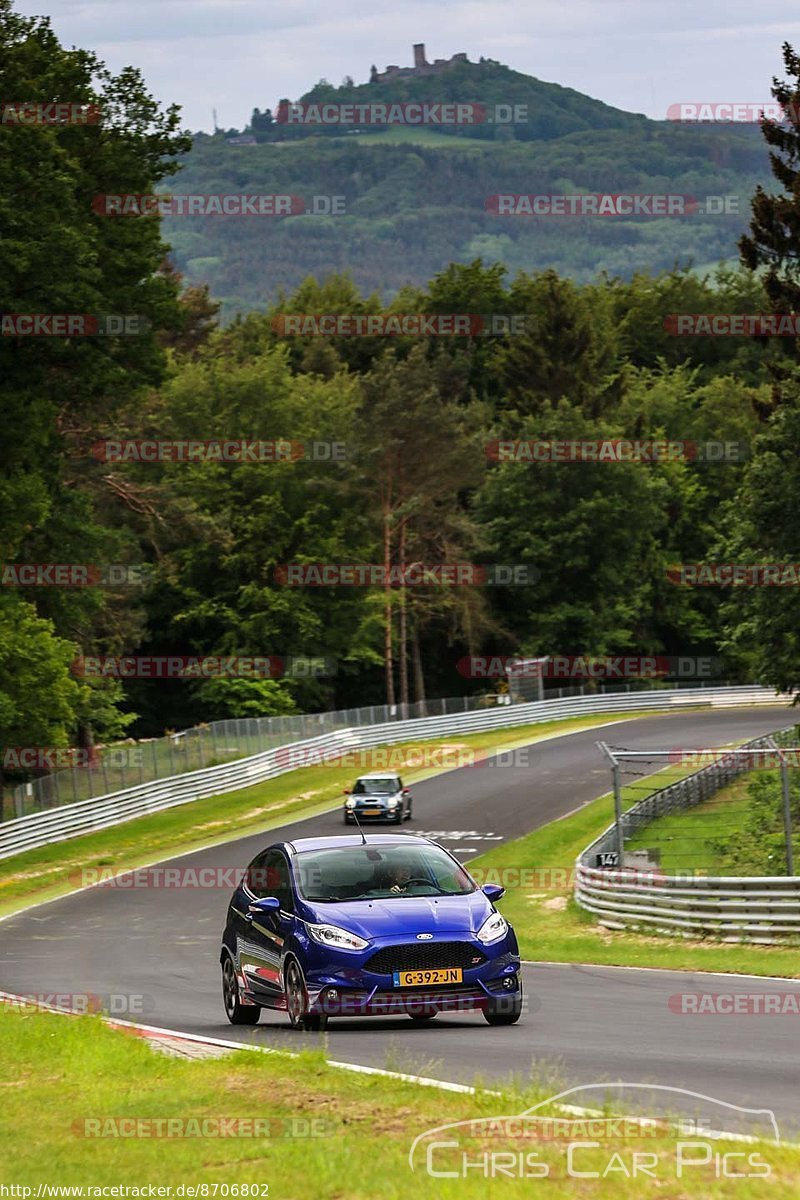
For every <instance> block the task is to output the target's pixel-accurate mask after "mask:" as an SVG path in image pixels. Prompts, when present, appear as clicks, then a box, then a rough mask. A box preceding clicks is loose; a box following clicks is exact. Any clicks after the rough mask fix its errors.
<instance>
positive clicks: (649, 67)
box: [17, 0, 800, 130]
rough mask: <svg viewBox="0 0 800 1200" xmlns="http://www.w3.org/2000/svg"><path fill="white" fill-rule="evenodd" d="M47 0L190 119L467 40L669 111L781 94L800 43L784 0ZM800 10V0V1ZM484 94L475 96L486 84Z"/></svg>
mask: <svg viewBox="0 0 800 1200" xmlns="http://www.w3.org/2000/svg"><path fill="white" fill-rule="evenodd" d="M17 9H18V11H19V12H21V13H25V14H34V13H35V14H42V13H45V14H47V15H48V16H50V17H51V19H52V23H53V27H54V29H55V31H56V33H57V35H58V36H59V38H60V40H61V41H62V43H63V44H64V45H65V46H72V45H77V46H82V47H85V48H86V49H92V50H94V51H95V52H96V53H97V54H98V55H99V56H100V58H102V59H104V60H105V62H106V63H107V64H108V65H109V66H110V67H111V68H112V69H114V70H117V69H119V68H121V67H123V66H128V65H134V66H137V67H139V68H140V69H141V71H142V73H143V74H144V77H145V79H146V81H147V84H148V86H149V89H150V91H151V92H152V93H153V94H154V95H155V96H156V98H157V99H158V100H160V101H162V102H163V103H167V102H171V101H175V102H177V103H178V104H180V105H182V106H183V114H184V121H185V125H186V126H187V127H188V128H190V129H192V130H197V129H206V130H210V129H211V127H212V126H211V110H212V108H216V110H217V116H218V120H219V124H220V126H222V127H223V128H228V127H229V126H236V127H239V128H240V127H242V126H243V125H245V124H246V122H247V120H248V119H249V117H250V113H251V112H252V110H253V108H254V107H258V108H262V109H263V108H273V107H274V106H275V104H276V103H277V101H278V100H279V99H280V98H281V97H282V96H288V97H289V98H290V99H297V97H298V96H300V95H301V94H302V93H303V92H304V91H306V90H307V89H308V88H309V87H310V86H311V85H312V84H314V83H316V82H317V80H319V79H320V78H323V77H324V78H326V79H328V80H329V81H330V82H331V83H335V84H339V83H341V81H342V79H343V77H344V76H345V75H352V76H353V78H354V79H355V81H356V82H357V83H363V82H366V80H367V79H368V77H369V68H370V65H371V64H372V63H375V64H376V65H377V67H378V70H383V69H384V67H385V66H386V64H387V63H397V64H399V65H400V66H409V65H411V62H412V50H411V47H412V44H413V43H414V42H425V44H426V48H427V56H428V59H429V60H432V59H434V58H449V57H450V55H451V54H454V53H456V52H457V51H465V52H466V53H467V54H468V55H469V57H470V59H472V60H473V61H477V60H478V58H479V57H480V56H481V55H482V54H483V55H485V56H486V57H489V58H496V59H499V60H500V62H503V63H506V64H508V66H510V67H513V68H514V69H515V70H517V71H523V72H525V73H526V74H529V75H535V76H536V77H537V78H539V79H544V80H548V81H551V82H554V83H560V84H563V85H565V86H568V87H573V88H576V89H578V90H579V91H582V92H586V93H588V95H590V96H595V97H597V98H598V99H600V100H604V101H606V103H608V104H613V105H615V106H616V107H618V108H624V109H627V110H629V111H632V112H644V113H647V114H648V116H652V117H664V116H665V114H666V110H667V108H668V106H669V105H670V104H672V103H676V102H679V101H682V100H683V101H696V100H702V101H747V102H753V101H755V102H761V101H766V100H768V99H769V86H770V82H771V79H772V76H773V75H775V74H776V73H780V71H781V55H780V47H781V44H782V43H783V42H784V41H789V42H791V43H792V44H793V45H795V46H796V47H800V13H798V15H797V16H795V15H794V12H793V6H792V5H789V4H785V3H778V2H777V0H760V2H759V3H753V2H751V0H747V3H745V2H744V0H705V2H704V3H697V0H671V3H662V2H661V0H404V3H403V4H402V5H401V4H387V3H380V2H376V0H334V2H333V3H331V2H330V0H328V2H327V3H323V2H322V0H134V2H133V3H128V2H127V0H17ZM795 11H796V10H795ZM475 99H476V100H480V97H479V96H476V97H475Z"/></svg>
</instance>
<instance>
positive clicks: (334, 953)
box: [220, 834, 522, 1029]
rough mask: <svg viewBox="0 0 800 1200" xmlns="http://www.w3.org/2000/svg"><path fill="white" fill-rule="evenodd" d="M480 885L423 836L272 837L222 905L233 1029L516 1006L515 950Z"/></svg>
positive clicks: (505, 1017)
mask: <svg viewBox="0 0 800 1200" xmlns="http://www.w3.org/2000/svg"><path fill="white" fill-rule="evenodd" d="M503 891H504V889H503V888H501V887H499V886H496V885H494V884H486V886H485V887H483V888H480V887H478V885H477V884H476V883H475V881H474V880H473V879H472V878H471V876H470V875H469V873H468V872H467V871H466V870H465V869H464V867H463V866H462V865H461V863H460V862H458V860H457V859H455V858H453V856H452V855H451V854H448V852H447V851H446V850H445V849H443V847H441V846H440V845H438V844H437V843H436V842H433V841H431V840H429V839H428V838H425V837H421V836H415V835H403V834H395V835H389V834H382V835H370V836H369V837H367V836H366V835H364V834H350V835H345V836H343V837H317V838H300V839H296V840H295V841H293V842H277V843H276V844H275V845H273V846H269V847H268V848H267V849H266V850H264V851H262V853H261V854H259V855H258V856H257V857H256V858H255V859H254V860H253V862H252V863H251V864H250V866H249V867H248V869H247V871H246V872H245V875H244V877H243V879H242V882H241V884H240V885H239V887H238V888H237V889H236V892H235V893H234V895H233V899H232V900H231V903H230V907H229V909H228V919H227V923H226V926H225V932H224V934H223V939H222V949H221V953H220V963H221V966H222V993H223V1000H224V1004H225V1012H226V1015H227V1017H228V1020H229V1021H230V1022H231V1024H233V1025H255V1023H256V1022H257V1021H258V1018H259V1015H260V1013H261V1009H262V1008H273V1009H280V1010H285V1011H286V1012H287V1013H288V1016H289V1020H290V1022H291V1024H292V1025H293V1026H294V1027H295V1028H297V1029H321V1028H323V1027H324V1026H325V1024H326V1023H327V1020H328V1018H329V1017H331V1016H349V1017H361V1016H365V1017H366V1016H391V1015H396V1014H405V1015H408V1016H410V1017H411V1018H412V1020H414V1021H417V1022H425V1021H430V1020H431V1019H432V1018H433V1017H435V1016H436V1015H437V1014H438V1013H440V1012H459V1011H465V1010H476V1009H478V1010H480V1011H482V1013H483V1015H484V1017H485V1019H486V1020H487V1021H488V1023H489V1024H490V1025H513V1024H514V1023H515V1022H516V1021H518V1020H519V1017H520V1013H521V1012H522V981H521V978H520V970H519V966H520V960H519V948H518V946H517V939H516V937H515V935H514V931H513V929H512V928H511V926H510V925H509V924H508V922H507V921H506V920H505V918H504V917H503V916H502V915H501V914H500V913H499V912H498V911H497V909H496V908H495V901H497V900H499V899H500V897H501V896H502V895H503Z"/></svg>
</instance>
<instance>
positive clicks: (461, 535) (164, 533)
mask: <svg viewBox="0 0 800 1200" xmlns="http://www.w3.org/2000/svg"><path fill="white" fill-rule="evenodd" d="M0 51H2V62H3V66H2V72H1V73H0V79H1V80H2V85H3V93H4V94H8V95H18V94H24V95H26V96H29V97H31V98H32V99H36V98H37V97H41V98H42V99H48V98H51V97H52V95H61V94H68V95H69V97H70V99H75V98H76V97H77V98H78V99H80V100H82V101H84V102H86V103H89V102H93V103H96V104H97V105H98V106H99V107H100V108H101V109H102V110H103V111H104V112H105V113H106V114H107V117H106V119H105V120H104V121H103V122H102V123H101V124H99V125H97V126H95V127H92V128H74V127H58V126H53V127H48V128H37V129H21V130H16V131H14V133H13V136H12V135H10V132H9V131H7V130H3V131H2V136H1V137H0V177H1V178H2V184H3V188H2V194H3V195H4V196H10V200H4V201H3V202H2V209H0V219H1V220H2V224H3V233H4V236H3V239H2V241H0V262H2V268H3V269H2V271H0V289H1V290H2V293H3V295H2V303H1V304H0V309H1V310H2V312H3V313H25V312H27V313H29V312H42V313H58V312H94V313H137V314H142V315H144V316H145V317H146V318H147V320H148V321H149V329H148V331H147V332H146V333H144V334H142V335H140V336H135V337H118V338H106V339H104V338H101V337H87V338H55V337H54V338H47V337H42V338H25V337H19V336H12V337H3V338H0V372H1V380H2V382H1V384H0V386H2V398H3V399H2V405H3V423H4V432H5V434H6V437H5V438H4V442H5V470H4V474H3V479H2V483H0V528H1V529H2V554H1V555H0V561H1V562H2V563H3V564H4V566H3V571H4V578H3V582H4V584H5V585H6V586H3V587H2V588H0V742H1V743H2V745H3V746H14V745H32V744H42V745H53V746H55V745H69V744H79V745H87V744H91V743H92V742H93V741H104V740H109V739H113V738H114V737H118V736H120V735H122V734H124V733H125V731H128V732H133V733H136V734H154V733H160V732H162V731H163V729H164V728H167V727H169V728H180V727H182V726H185V725H188V724H190V723H193V722H196V721H201V720H208V719H211V718H216V717H220V716H228V715H231V716H238V715H243V714H248V715H249V714H253V713H256V712H257V713H260V714H269V713H275V712H287V711H297V710H300V711H313V710H317V709H323V708H339V707H346V706H348V705H352V704H368V703H376V702H382V701H383V700H384V699H385V698H386V697H387V695H388V696H389V697H390V698H391V697H395V698H397V699H399V700H406V699H412V700H413V699H416V698H420V697H421V696H423V695H427V696H436V695H453V694H455V693H457V692H459V691H466V690H469V689H470V688H471V687H472V688H475V687H477V686H480V685H478V684H475V683H470V682H469V681H468V680H466V679H464V677H463V675H461V674H460V673H459V671H458V669H457V664H458V662H459V660H460V659H461V658H462V657H463V656H464V655H472V654H476V655H477V654H497V655H503V654H517V653H529V654H548V653H559V654H589V655H605V654H620V653H626V652H627V653H630V654H636V655H645V654H662V655H717V656H720V657H721V659H722V660H723V662H724V666H725V675H726V678H728V679H730V680H743V681H750V680H758V681H760V682H762V683H765V684H774V685H778V686H783V687H794V686H796V680H795V664H796V662H797V644H798V630H799V629H800V622H798V614H799V613H800V606H799V604H798V590H797V588H796V587H795V588H783V589H777V588H768V589H763V588H762V589H743V588H731V587H727V588H726V587H697V588H695V587H689V586H685V585H678V584H676V583H675V582H674V581H673V579H672V578H671V576H670V571H669V569H670V567H671V566H673V565H674V564H676V563H700V562H711V561H750V562H753V561H755V562H776V561H795V560H798V561H800V553H798V550H799V549H800V547H798V540H800V534H798V530H799V529H800V521H798V516H800V513H799V512H798V508H799V507H800V459H798V453H797V451H798V445H799V444H800V375H799V374H798V368H797V359H796V345H797V343H796V339H794V338H782V339H778V338H772V339H760V340H759V339H753V338H747V337H680V336H676V335H675V334H674V333H673V332H670V325H669V322H668V320H667V318H668V317H669V316H670V314H680V313H690V314H692V313H695V314H696V313H759V312H775V311H791V310H793V309H794V308H795V307H797V306H796V303H795V301H796V291H795V286H796V285H795V283H794V282H793V279H794V277H793V269H794V268H793V265H792V264H793V263H794V261H795V260H796V257H797V254H798V250H800V245H798V239H799V238H800V235H798V233H797V230H798V228H800V222H798V218H797V209H798V207H800V201H798V200H795V199H794V196H797V195H800V189H796V188H795V190H794V191H793V188H794V186H795V182H796V178H797V177H796V174H795V171H794V166H793V163H794V162H796V161H797V159H796V157H794V158H793V154H795V155H796V149H797V146H798V131H797V129H796V128H795V127H791V128H789V129H786V130H783V131H778V130H775V129H773V130H772V131H767V132H768V134H769V137H770V138H772V149H773V152H774V153H775V155H776V158H777V159H779V160H780V161H781V162H783V163H785V164H788V165H786V166H785V167H783V168H781V169H782V170H783V172H784V173H783V175H782V176H780V177H779V182H780V184H781V186H782V187H783V188H784V189H785V193H786V197H788V198H786V199H785V200H784V201H781V202H780V203H782V204H783V209H782V211H781V221H780V222H778V221H777V218H776V211H777V210H776V205H777V204H778V203H779V202H778V201H775V200H774V199H772V198H771V197H770V196H769V195H768V194H767V193H766V192H760V193H759V194H758V195H757V197H756V201H755V204H754V214H753V224H752V230H751V235H750V236H749V237H748V238H747V239H745V240H744V242H743V245H742V255H743V260H744V263H743V266H742V267H741V268H740V269H737V270H730V269H724V270H722V269H721V270H719V271H718V272H717V273H716V274H715V275H714V276H713V277H711V278H699V277H698V276H697V274H696V273H693V272H691V271H688V270H682V269H675V270H670V271H665V272H656V273H647V272H637V273H635V274H634V275H633V277H632V278H630V279H621V278H617V277H614V276H606V277H602V276H598V277H597V278H596V279H594V280H593V281H591V282H586V283H582V284H581V283H576V282H575V281H573V280H569V279H565V278H563V277H562V276H560V275H559V274H558V273H556V272H555V271H553V270H532V271H528V272H518V273H516V274H512V273H511V272H509V271H507V270H506V269H505V267H504V266H502V265H500V264H498V263H495V262H492V261H485V260H482V259H481V257H480V256H476V258H475V259H474V260H472V261H470V262H468V263H460V264H449V265H447V266H446V267H444V268H443V269H442V270H440V271H437V272H436V273H435V274H433V276H432V277H431V278H430V279H429V281H428V282H427V283H425V284H424V285H422V286H420V285H412V284H409V285H407V286H406V287H404V288H401V289H399V291H398V292H397V294H396V295H395V297H394V298H393V300H392V302H391V304H390V305H389V307H388V309H387V307H386V306H385V303H384V302H383V301H382V300H381V299H380V298H379V296H378V295H376V294H372V293H370V294H367V293H365V292H364V291H363V290H361V289H360V288H359V287H358V285H357V283H356V282H354V281H353V279H351V278H350V277H349V276H348V275H347V274H344V273H342V272H335V271H334V272H331V271H330V270H328V271H326V272H322V271H320V274H319V277H318V278H307V279H305V280H304V281H303V282H302V283H301V284H300V285H299V286H298V287H296V288H293V289H292V290H291V291H290V292H287V293H286V294H284V295H280V296H279V297H278V298H277V299H273V300H272V301H271V302H265V305H264V307H265V309H266V311H264V312H254V313H250V314H249V315H247V316H244V317H240V318H238V319H237V320H235V321H233V322H232V323H230V324H227V325H225V326H224V327H223V326H222V325H220V324H219V323H218V315H219V314H218V303H217V301H216V300H215V299H214V298H213V295H212V294H210V293H209V290H208V288H207V287H197V286H191V287H187V286H186V284H185V282H184V281H182V280H181V278H180V276H179V274H178V273H177V271H176V270H175V268H174V266H173V265H172V264H171V262H170V258H169V254H168V247H167V245H166V244H165V242H164V240H163V236H162V231H161V228H160V223H159V219H158V217H143V218H137V219H135V220H119V221H110V220H103V219H102V218H99V217H98V216H97V214H96V213H95V212H94V211H93V210H92V207H91V199H92V197H93V196H95V195H98V194H103V193H112V192H119V191H122V190H125V191H130V192H136V193H147V192H149V191H151V190H152V189H153V187H154V186H155V185H156V184H158V182H159V180H162V179H164V178H166V177H167V176H168V175H169V174H170V173H171V171H172V170H173V169H174V166H175V164H176V163H177V161H178V160H179V159H180V158H181V156H182V155H184V154H185V152H186V150H187V145H188V143H187V139H186V137H185V136H184V135H183V134H181V133H180V131H179V121H178V117H177V114H176V112H175V111H174V110H172V109H167V110H166V111H164V110H163V109H161V108H160V107H159V106H158V105H157V104H156V103H155V102H154V101H153V100H152V98H151V97H149V96H148V94H147V92H146V90H145V88H144V86H143V83H142V80H141V78H140V77H139V76H138V75H137V73H136V72H134V71H127V72H125V73H124V74H123V75H121V76H119V77H112V76H110V75H109V74H108V73H107V72H105V71H104V69H103V68H102V66H101V65H100V64H98V63H97V62H96V61H95V60H93V58H92V56H91V55H88V54H85V53H83V52H67V51H65V50H63V49H62V48H61V47H60V46H59V44H58V43H57V41H56V39H55V38H54V36H53V34H52V32H51V31H50V30H49V27H48V26H47V24H46V22H43V21H41V20H40V19H38V18H23V17H20V16H18V15H15V14H14V13H13V12H12V10H11V6H10V4H9V2H8V0H0ZM787 71H788V73H789V74H790V75H792V76H793V78H794V80H795V81H796V78H797V76H798V75H799V74H800V71H798V64H797V62H796V61H795V60H794V58H793V57H792V56H791V54H790V52H789V51H788V50H787ZM795 87H796V82H795V83H793V84H792V88H795ZM34 139H35V142H34ZM768 140H769V138H768ZM184 190H188V189H184ZM23 198H24V203H23V202H20V201H22V199H23ZM379 266H380V264H378V267H379ZM765 267H766V268H767V269H766V271H765V269H764V268H765ZM268 283H269V281H268V280H266V281H265V285H264V292H265V293H266V292H267V291H268ZM787 305H788V306H789V307H787ZM386 311H391V312H395V313H398V314H407V313H423V314H428V313H440V314H452V313H457V314H458V313H469V314H500V315H505V316H508V317H512V316H524V317H525V319H526V320H525V324H524V328H523V329H522V330H521V331H519V332H515V333H512V334H498V335H497V336H484V335H481V334H476V335H475V336H457V337H454V336H441V337H433V336H426V337H413V336H407V335H406V336H393V337H382V336H372V337H347V336H327V337H322V336H302V335H301V336H289V335H286V334H284V333H283V332H282V331H281V321H280V317H281V316H282V315H285V314H335V313H339V314H367V313H370V314H378V313H382V312H386ZM276 438H282V439H291V440H294V441H296V442H302V443H303V444H304V445H308V444H310V443H311V442H314V441H318V442H324V443H337V444H343V445H344V446H345V448H346V453H345V455H344V457H343V458H341V459H337V460H336V461H327V460H322V461H315V460H313V459H310V458H296V459H287V460H284V461H278V462H241V463H235V462H219V461H188V462H187V461H178V460H173V461H170V460H164V461H157V462H151V461H119V462H117V461H108V459H107V458H104V457H103V455H102V454H100V453H98V450H97V446H98V443H103V442H105V441H107V440H108V439H116V440H124V439H131V440H142V439H146V440H148V441H174V440H185V439H196V440H198V441H204V442H207V441H209V440H213V439H220V440H228V439H230V440H258V439H263V440H272V439H276ZM612 438H639V439H654V438H668V439H671V440H677V441H683V442H686V441H689V442H697V443H701V442H706V441H709V440H714V441H725V442H735V443H738V444H743V445H746V446H747V448H748V450H747V454H746V455H745V456H743V458H742V460H741V461H739V462H737V463H727V462H723V463H709V462H704V461H692V460H688V461H670V460H658V461H652V462H621V463H612V464H608V463H600V462H598V463H592V462H576V463H568V464H552V463H530V462H516V461H503V462H499V461H497V460H496V457H495V456H493V455H492V454H491V453H490V452H487V447H489V446H490V445H491V443H493V442H496V441H497V440H499V439H503V440H519V441H528V440H534V439H535V440H564V441H573V440H576V439H579V440H592V439H612ZM453 562H472V563H500V564H523V565H526V566H528V567H530V568H532V570H533V575H532V580H533V581H532V582H530V583H528V584H526V585H523V586H517V587H503V586H495V587H484V586H463V587H449V586H436V585H428V586H422V587H405V588H403V587H398V588H383V587H369V588H366V587H297V588H290V587H286V586H283V585H282V583H281V574H280V569H281V567H282V566H283V565H285V564H287V563H307V564H314V563H345V564H354V563H355V564H358V563H378V564H386V565H390V566H391V565H399V564H409V563H425V564H442V563H453ZM31 563H36V564H47V563H59V564H64V563H72V564H100V565H102V564H109V563H113V564H129V565H130V566H131V567H135V568H136V569H137V570H136V572H132V573H131V577H132V578H133V576H134V574H135V576H136V578H137V579H138V580H139V582H137V583H135V584H131V583H130V582H128V583H126V584H125V585H119V584H117V583H115V582H114V581H113V580H112V581H111V582H110V583H109V584H108V585H107V586H89V587H76V586H71V587H70V586H66V587H65V586H62V587H59V586H34V587H23V586H13V579H14V574H13V571H10V572H9V568H10V567H13V566H14V564H31ZM125 654H130V655H209V654H222V655H239V656H246V655H268V654H269V655H280V656H315V657H324V658H326V659H328V660H331V661H332V662H333V663H335V665H336V670H335V672H333V673H331V674H330V675H327V676H322V677H321V678H317V679H308V678H298V679H292V678H278V679H225V678H223V679H210V680H205V681H199V680H195V681H192V682H188V681H184V680H175V681H165V680H150V681H145V680H139V681H136V682H120V681H119V680H114V679H90V678H88V677H87V676H86V675H85V674H84V675H82V674H81V673H79V672H76V671H75V669H74V666H73V664H74V660H75V659H76V658H78V657H80V656H103V655H125ZM483 686H484V687H485V686H486V685H485V684H484V685H483Z"/></svg>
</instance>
